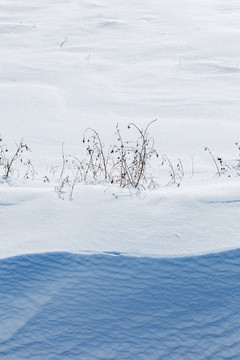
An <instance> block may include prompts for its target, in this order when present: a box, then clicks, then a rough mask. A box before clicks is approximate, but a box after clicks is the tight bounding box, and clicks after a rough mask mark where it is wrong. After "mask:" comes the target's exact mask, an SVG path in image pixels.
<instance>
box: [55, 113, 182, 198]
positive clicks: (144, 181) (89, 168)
mask: <svg viewBox="0 0 240 360" xmlns="http://www.w3.org/2000/svg"><path fill="white" fill-rule="evenodd" d="M155 121H156V120H153V121H151V122H150V123H149V124H148V125H147V126H146V127H145V129H141V128H140V127H138V126H137V125H136V124H135V123H130V124H129V125H128V129H132V130H134V131H135V140H134V141H129V140H128V141H126V140H124V139H123V136H122V133H121V131H120V128H119V125H118V124H117V125H116V132H115V141H114V143H113V144H112V145H111V146H109V147H108V148H106V147H105V146H104V144H103V142H102V140H101V137H100V135H99V133H98V132H97V131H96V130H94V129H92V128H87V129H86V130H85V132H84V134H83V140H82V142H83V144H84V145H85V147H86V156H85V158H84V159H82V160H80V159H79V158H78V157H76V156H74V155H67V156H66V155H65V154H64V146H62V167H61V171H60V176H59V182H58V186H57V187H56V191H57V192H58V194H59V195H60V196H62V195H63V194H64V193H65V192H66V191H70V197H72V194H73V191H74V187H75V185H76V184H77V183H78V182H94V183H99V182H104V183H109V184H113V185H118V186H120V187H122V188H128V189H130V188H140V189H154V188H157V187H159V186H160V185H159V183H158V182H157V181H156V180H154V178H153V175H152V171H151V170H152V161H154V162H156V161H157V162H158V164H159V165H160V166H163V165H167V167H168V168H169V176H170V180H169V181H168V183H167V184H166V185H171V184H176V185H177V186H179V185H180V183H181V181H182V178H183V176H184V170H183V165H182V162H181V160H180V159H179V160H178V163H177V165H176V167H175V168H174V166H173V164H172V163H171V161H170V159H169V158H168V157H167V156H166V155H162V156H161V157H160V156H159V153H158V152H157V150H156V149H155V146H154V138H153V137H152V136H150V134H149V129H150V127H151V125H152V124H153V123H154V122H155ZM159 160H160V161H159Z"/></svg>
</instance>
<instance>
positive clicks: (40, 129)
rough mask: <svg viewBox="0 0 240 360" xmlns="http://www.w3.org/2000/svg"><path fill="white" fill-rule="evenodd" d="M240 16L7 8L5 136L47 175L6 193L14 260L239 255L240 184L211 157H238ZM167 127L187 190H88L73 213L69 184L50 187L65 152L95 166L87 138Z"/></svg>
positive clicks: (2, 29)
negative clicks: (62, 190)
mask: <svg viewBox="0 0 240 360" xmlns="http://www.w3.org/2000/svg"><path fill="white" fill-rule="evenodd" d="M239 15H240V8H239V6H238V2H237V1H233V0H232V1H229V2H226V1H223V0H214V1H211V2H209V1H205V0H203V1H196V0H191V1H190V0H183V1H181V2H178V1H176V0H168V1H165V0H161V1H155V0H150V1H148V2H146V1H142V0H140V1H139V0H138V1H131V2H128V1H114V3H112V2H108V1H92V2H91V1H89V0H86V1H76V0H69V1H68V2H67V3H66V2H65V1H61V0H55V1H49V0H42V1H38V2H36V1H35V2H34V4H33V3H32V2H30V1H27V0H21V2H19V3H18V4H17V3H16V2H15V1H13V0H3V1H2V5H1V9H0V52H1V57H0V69H1V74H0V91H1V98H0V114H1V129H0V131H1V135H2V136H3V139H4V142H5V143H6V144H7V145H8V146H9V147H10V149H11V150H13V149H14V146H15V145H14V144H15V142H17V141H20V139H21V138H24V141H25V142H26V143H27V144H28V146H29V147H30V148H31V150H32V153H31V159H32V161H33V163H34V166H35V169H36V171H37V172H38V176H37V178H36V179H35V180H34V181H29V182H26V184H24V183H23V182H22V181H21V180H17V179H16V180H14V181H13V183H14V184H15V186H9V185H6V184H4V183H3V184H1V185H0V199H1V201H0V202H1V209H0V211H1V213H0V223H1V242H0V256H1V257H2V258H4V257H9V256H13V255H20V254H25V253H33V252H45V251H70V252H86V251H88V252H102V251H119V252H121V253H124V254H131V255H151V256H179V255H191V254H202V253H207V252H216V251H219V250H226V249H232V248H238V247H239V245H240V240H239V237H238V234H239V230H240V225H239V221H238V213H239V210H238V208H239V202H238V201H240V193H239V181H240V180H239V178H238V177H237V176H233V177H231V178H228V177H227V176H222V177H221V178H218V177H217V176H216V168H215V166H214V163H213V162H212V159H211V158H210V156H209V154H207V153H206V152H204V147H205V146H208V147H209V148H210V149H211V151H212V152H213V154H214V155H215V156H221V157H224V158H225V159H227V160H229V161H230V160H233V159H236V158H237V157H238V155H239V154H238V152H237V149H236V148H235V145H234V144H235V142H236V141H237V140H238V136H239V133H240V121H239V115H240V111H239V109H240V107H239V78H240V57H239V55H240V54H239V46H238V44H239V38H240V30H239V22H238V19H239ZM155 118H158V119H159V120H158V122H157V123H155V124H154V125H153V126H152V130H151V131H152V133H153V135H154V138H155V145H156V148H157V149H158V150H159V152H160V153H161V154H162V153H165V154H167V155H168V156H169V157H170V158H171V159H172V161H176V160H177V159H178V158H181V159H182V162H183V165H184V168H185V172H186V177H185V179H184V181H183V183H182V185H181V186H180V188H177V189H175V188H165V187H164V186H162V188H161V189H158V190H156V191H152V192H149V191H148V192H146V193H144V192H141V194H140V198H139V197H138V196H136V195H134V194H133V195H131V196H128V194H129V192H128V191H124V192H121V190H120V189H119V188H116V187H115V188H112V187H109V186H102V185H97V186H96V185H95V186H93V185H83V184H82V185H77V187H76V190H75V193H74V199H73V201H69V200H68V199H67V198H65V200H64V201H62V200H61V199H59V198H58V197H57V195H56V193H54V187H55V185H56V182H54V181H53V182H52V183H51V184H50V185H46V184H44V183H43V182H42V179H43V176H44V175H45V174H46V168H47V167H49V166H55V165H60V164H61V146H62V142H63V141H64V142H65V152H66V153H67V154H68V153H71V154H74V155H76V156H79V154H82V152H83V147H82V134H83V132H84V130H85V129H86V127H88V126H90V127H92V128H94V129H96V130H97V131H99V133H100V134H101V136H102V138H103V141H104V142H105V143H106V144H107V145H109V144H111V143H112V142H113V138H114V132H115V125H116V123H119V126H120V128H121V130H122V131H123V134H124V136H125V137H127V136H128V132H127V124H128V123H129V122H130V121H133V122H135V123H136V124H138V125H139V126H143V127H144V126H145V125H146V124H147V123H148V122H149V121H151V120H153V119H155ZM192 158H193V160H194V169H195V170H194V175H193V176H192V174H191V172H192ZM163 184H164V181H163ZM112 194H118V195H119V197H118V198H115V197H114V196H112Z"/></svg>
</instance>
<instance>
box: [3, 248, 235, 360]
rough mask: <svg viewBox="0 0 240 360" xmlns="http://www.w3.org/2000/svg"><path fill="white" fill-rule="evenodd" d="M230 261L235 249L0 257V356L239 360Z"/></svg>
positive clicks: (8, 358)
mask: <svg viewBox="0 0 240 360" xmlns="http://www.w3.org/2000/svg"><path fill="white" fill-rule="evenodd" d="M115 255H116V254H115ZM239 261H240V251H239V250H237V251H233V252H227V253H219V254H214V255H207V256H202V257H192V258H180V259H177V258H174V259H149V258H129V257H125V256H113V255H106V254H105V255H91V256H83V255H70V254H66V253H54V254H42V255H31V256H21V257H16V258H11V259H5V260H1V261H0V357H1V359H2V360H13V359H18V360H21V359H24V360H26V359H31V360H37V359H39V360H42V359H46V360H50V359H51V360H53V359H56V360H57V359H58V360H70V359H84V360H90V359H91V360H93V359H94V360H99V359H101V360H106V359H112V360H113V359H114V360H123V359H124V360H129V359H134V360H135V359H136V360H137V359H147V360H153V359H155V360H156V359H161V360H163V359H169V360H172V359H179V360H180V359H181V360H183V359H184V360H185V359H193V360H200V359H202V360H207V359H209V360H210V359H211V360H215V359H216V360H220V359H231V360H233V359H239V354H240V344H239V336H240V328H239V321H240V311H239V310H240V291H239V290H240V289H239V287H240V267H239Z"/></svg>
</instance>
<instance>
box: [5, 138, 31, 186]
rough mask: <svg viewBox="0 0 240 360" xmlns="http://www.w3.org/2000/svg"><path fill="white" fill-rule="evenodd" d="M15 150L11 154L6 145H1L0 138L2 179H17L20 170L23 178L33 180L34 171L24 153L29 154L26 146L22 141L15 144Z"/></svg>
mask: <svg viewBox="0 0 240 360" xmlns="http://www.w3.org/2000/svg"><path fill="white" fill-rule="evenodd" d="M16 147H17V148H16V150H15V151H14V152H13V153H11V152H9V149H8V147H7V145H5V144H4V143H3V139H2V137H0V174H1V177H2V178H4V179H8V178H11V177H19V176H20V172H21V170H22V171H23V178H25V179H29V178H32V179H34V176H35V174H36V171H35V170H34V167H33V164H32V162H31V160H30V159H26V156H25V155H26V153H28V152H30V151H31V150H30V148H29V147H28V145H27V144H24V143H23V140H21V141H20V143H19V144H16Z"/></svg>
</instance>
